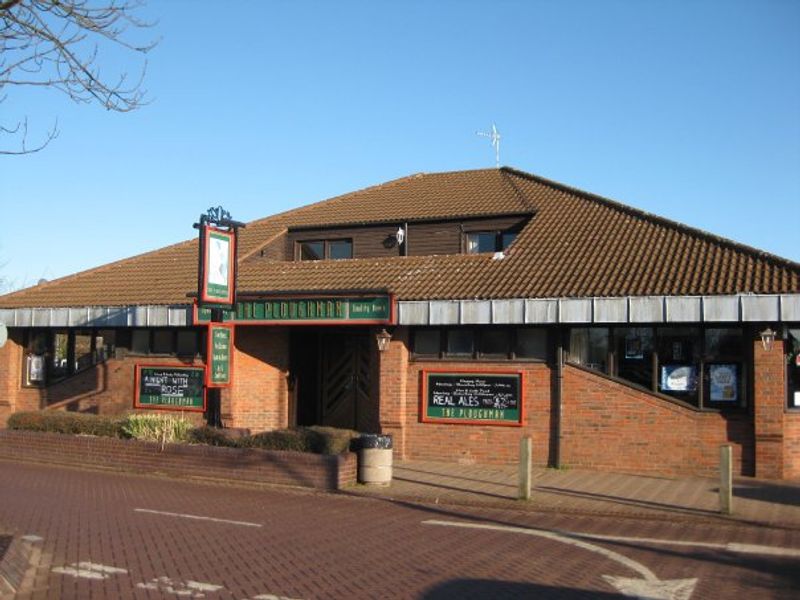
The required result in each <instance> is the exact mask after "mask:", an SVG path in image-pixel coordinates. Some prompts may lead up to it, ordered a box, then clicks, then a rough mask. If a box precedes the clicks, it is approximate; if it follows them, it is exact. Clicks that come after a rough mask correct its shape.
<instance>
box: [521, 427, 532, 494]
mask: <svg viewBox="0 0 800 600" xmlns="http://www.w3.org/2000/svg"><path fill="white" fill-rule="evenodd" d="M532 454H533V438H531V436H529V435H526V436H523V437H522V438H520V440H519V499H520V500H530V499H531V456H532Z"/></svg>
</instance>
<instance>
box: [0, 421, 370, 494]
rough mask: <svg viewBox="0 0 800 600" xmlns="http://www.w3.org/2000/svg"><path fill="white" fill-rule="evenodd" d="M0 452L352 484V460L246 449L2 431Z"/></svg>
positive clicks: (284, 481)
mask: <svg viewBox="0 0 800 600" xmlns="http://www.w3.org/2000/svg"><path fill="white" fill-rule="evenodd" d="M0 453H2V455H3V457H4V458H7V459H12V460H28V461H35V462H45V463H48V464H61V465H73V466H80V467H84V468H85V467H89V468H101V469H111V470H117V471H133V472H138V473H148V474H156V473H158V474H166V475H170V476H174V477H191V478H203V479H214V480H226V481H242V482H252V483H267V484H280V485H292V486H300V487H310V488H316V489H340V488H342V487H345V486H347V485H351V484H353V483H355V480H356V464H357V459H356V455H355V454H354V453H352V452H348V453H345V454H341V455H337V456H325V455H319V454H305V453H300V452H275V451H267V450H257V449H244V448H218V447H214V446H202V445H189V444H167V445H166V446H165V447H164V448H163V449H162V448H161V446H160V445H159V444H156V443H149V442H140V441H137V440H119V439H116V438H103V437H91V436H71V435H62V434H58V433H39V432H31V431H9V430H5V431H0Z"/></svg>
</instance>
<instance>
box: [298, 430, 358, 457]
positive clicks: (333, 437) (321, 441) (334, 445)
mask: <svg viewBox="0 0 800 600" xmlns="http://www.w3.org/2000/svg"><path fill="white" fill-rule="evenodd" d="M308 430H309V431H310V432H312V434H313V444H314V447H313V450H312V452H316V453H317V454H344V453H345V452H347V451H348V450H350V449H351V447H352V444H353V440H354V439H356V438H358V436H359V433H358V432H357V431H353V430H352V429H337V428H336V427H323V426H321V425H314V426H313V427H309V428H308Z"/></svg>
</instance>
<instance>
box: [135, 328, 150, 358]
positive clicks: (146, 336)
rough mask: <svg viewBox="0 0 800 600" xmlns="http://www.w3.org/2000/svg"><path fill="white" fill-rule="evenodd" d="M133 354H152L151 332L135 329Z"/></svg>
mask: <svg viewBox="0 0 800 600" xmlns="http://www.w3.org/2000/svg"><path fill="white" fill-rule="evenodd" d="M131 352H132V353H133V354H150V330H149V329H134V330H133V335H132V337H131Z"/></svg>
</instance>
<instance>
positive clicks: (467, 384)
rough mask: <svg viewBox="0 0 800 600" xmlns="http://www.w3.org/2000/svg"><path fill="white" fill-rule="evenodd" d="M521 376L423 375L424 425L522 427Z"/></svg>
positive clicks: (426, 373)
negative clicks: (463, 424)
mask: <svg viewBox="0 0 800 600" xmlns="http://www.w3.org/2000/svg"><path fill="white" fill-rule="evenodd" d="M522 389H523V385H522V373H521V372H465V371H424V372H423V378H422V394H421V396H422V398H421V401H422V406H421V411H420V416H421V420H422V421H423V422H439V423H472V424H494V425H517V426H519V425H521V424H522V419H523V412H522V410H523V402H522Z"/></svg>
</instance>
